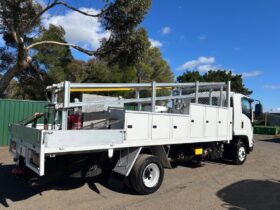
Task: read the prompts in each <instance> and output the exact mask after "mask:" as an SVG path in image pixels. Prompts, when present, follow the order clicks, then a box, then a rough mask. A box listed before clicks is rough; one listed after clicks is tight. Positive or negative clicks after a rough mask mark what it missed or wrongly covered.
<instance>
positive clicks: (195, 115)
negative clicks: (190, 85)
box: [190, 105, 205, 138]
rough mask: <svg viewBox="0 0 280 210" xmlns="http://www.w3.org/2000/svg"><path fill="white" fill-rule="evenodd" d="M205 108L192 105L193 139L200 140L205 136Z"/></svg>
mask: <svg viewBox="0 0 280 210" xmlns="http://www.w3.org/2000/svg"><path fill="white" fill-rule="evenodd" d="M204 111H205V107H204V106H199V105H191V106H190V116H191V137H192V138H199V137H203V136H204V132H203V131H204Z"/></svg>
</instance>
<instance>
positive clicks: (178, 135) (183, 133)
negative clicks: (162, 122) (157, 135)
mask: <svg viewBox="0 0 280 210" xmlns="http://www.w3.org/2000/svg"><path fill="white" fill-rule="evenodd" d="M189 124H190V118H189V117H187V116H186V117H183V116H182V117H178V116H174V117H173V126H172V128H171V129H172V130H173V139H187V138H188V134H189V128H190V125H189Z"/></svg>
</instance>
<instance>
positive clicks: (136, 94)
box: [135, 88, 142, 111]
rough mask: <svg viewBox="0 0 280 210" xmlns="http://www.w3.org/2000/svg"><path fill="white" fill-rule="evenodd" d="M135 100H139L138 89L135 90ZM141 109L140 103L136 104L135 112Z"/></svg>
mask: <svg viewBox="0 0 280 210" xmlns="http://www.w3.org/2000/svg"><path fill="white" fill-rule="evenodd" d="M135 98H136V99H139V98H140V91H139V88H135ZM141 109H142V104H141V103H140V102H138V103H137V110H138V111H141Z"/></svg>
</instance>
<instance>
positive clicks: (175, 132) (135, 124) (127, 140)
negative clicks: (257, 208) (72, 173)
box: [10, 103, 232, 176]
mask: <svg viewBox="0 0 280 210" xmlns="http://www.w3.org/2000/svg"><path fill="white" fill-rule="evenodd" d="M118 112H120V113H119V114H118V116H120V117H123V120H122V119H121V120H122V122H123V123H122V124H120V125H119V126H116V127H113V128H111V129H91V130H40V129H36V128H30V127H26V126H22V125H18V124H12V125H10V141H11V142H15V143H16V145H17V146H16V151H13V152H14V153H15V154H16V155H17V156H19V155H21V156H23V157H25V159H26V166H27V167H29V168H30V169H31V170H33V171H34V172H36V173H37V174H39V175H40V176H43V175H44V174H45V171H44V164H45V157H46V156H51V155H52V156H53V155H63V154H71V153H85V152H88V153H93V152H98V151H106V150H108V152H109V150H111V151H113V150H117V149H122V148H130V147H145V146H153V145H172V144H188V143H203V142H216V141H230V140H231V138H232V108H229V107H219V106H210V105H203V104H193V103H191V104H190V106H189V114H172V113H155V112H142V111H127V110H118ZM10 145H12V144H10ZM11 150H12V148H11ZM34 154H38V155H39V164H38V165H37V166H36V165H34V164H32V161H31V159H32V157H33V155H34Z"/></svg>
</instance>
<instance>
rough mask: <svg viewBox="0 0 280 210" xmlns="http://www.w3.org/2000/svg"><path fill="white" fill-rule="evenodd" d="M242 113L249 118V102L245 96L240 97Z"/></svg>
mask: <svg viewBox="0 0 280 210" xmlns="http://www.w3.org/2000/svg"><path fill="white" fill-rule="evenodd" d="M241 104H242V113H243V114H245V115H246V116H247V117H249V118H250V119H251V104H250V102H249V100H248V99H247V98H242V99H241Z"/></svg>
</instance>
